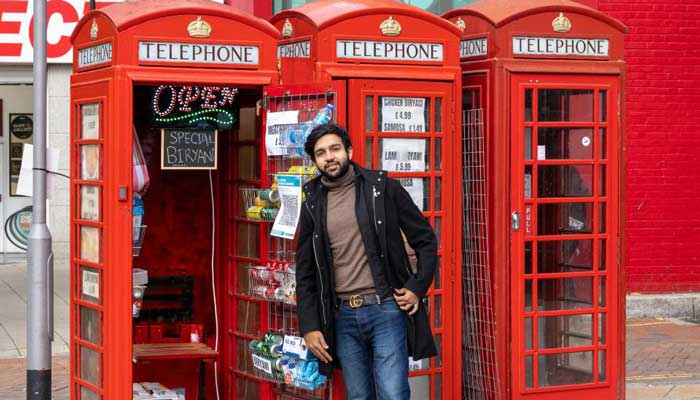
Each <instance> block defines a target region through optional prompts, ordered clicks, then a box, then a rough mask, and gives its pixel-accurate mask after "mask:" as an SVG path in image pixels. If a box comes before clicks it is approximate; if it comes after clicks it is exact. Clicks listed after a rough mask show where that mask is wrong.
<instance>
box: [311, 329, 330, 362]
mask: <svg viewBox="0 0 700 400" xmlns="http://www.w3.org/2000/svg"><path fill="white" fill-rule="evenodd" d="M304 341H305V342H306V347H308V348H309V349H311V352H312V353H314V355H315V356H316V357H317V358H318V359H319V360H321V361H323V362H325V363H329V362H331V361H333V358H332V357H331V355H330V353H328V345H327V344H326V340H325V339H324V338H323V333H321V331H311V332H307V333H306V334H305V335H304Z"/></svg>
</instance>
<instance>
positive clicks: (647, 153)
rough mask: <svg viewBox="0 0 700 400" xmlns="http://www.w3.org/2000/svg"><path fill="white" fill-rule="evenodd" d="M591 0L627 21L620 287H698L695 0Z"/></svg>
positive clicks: (699, 97) (698, 22) (698, 2)
mask: <svg viewBox="0 0 700 400" xmlns="http://www.w3.org/2000/svg"><path fill="white" fill-rule="evenodd" d="M584 3H591V2H590V1H588V2H584ZM597 3H598V9H599V10H600V11H602V12H604V13H606V14H608V15H610V16H612V17H615V18H617V19H619V20H620V21H622V22H623V23H624V24H625V25H627V27H628V28H629V32H628V34H627V35H626V37H625V59H626V61H627V63H628V74H627V84H626V95H627V102H626V106H627V114H626V115H627V140H626V143H627V188H626V190H627V226H626V231H627V260H626V266H627V269H626V271H627V289H628V291H629V292H645V293H652V292H691V291H694V292H700V183H698V182H699V181H700V167H699V166H698V162H699V161H700V128H699V127H700V0H683V1H678V0H647V1H643V2H642V1H639V0H598V1H597Z"/></svg>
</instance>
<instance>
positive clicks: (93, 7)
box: [90, 0, 95, 10]
mask: <svg viewBox="0 0 700 400" xmlns="http://www.w3.org/2000/svg"><path fill="white" fill-rule="evenodd" d="M90 9H91V10H94V9H95V0H90Z"/></svg>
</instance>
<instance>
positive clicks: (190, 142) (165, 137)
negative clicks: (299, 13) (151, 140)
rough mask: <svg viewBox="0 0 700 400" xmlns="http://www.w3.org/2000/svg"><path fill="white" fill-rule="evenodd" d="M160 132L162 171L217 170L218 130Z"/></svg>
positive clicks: (164, 129)
mask: <svg viewBox="0 0 700 400" xmlns="http://www.w3.org/2000/svg"><path fill="white" fill-rule="evenodd" d="M160 132H161V153H160V154H161V159H160V160H161V163H160V166H161V168H162V169H216V164H217V163H216V161H217V131H216V130H212V129H192V128H187V129H169V128H163V129H161V130H160Z"/></svg>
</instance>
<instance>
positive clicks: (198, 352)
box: [134, 343, 219, 362]
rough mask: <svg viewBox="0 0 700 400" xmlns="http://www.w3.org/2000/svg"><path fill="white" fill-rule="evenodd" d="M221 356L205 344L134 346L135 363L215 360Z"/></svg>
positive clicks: (150, 344)
mask: <svg viewBox="0 0 700 400" xmlns="http://www.w3.org/2000/svg"><path fill="white" fill-rule="evenodd" d="M218 355H219V353H218V352H216V351H214V349H212V348H211V347H209V346H207V345H206V344H204V343H145V344H135V345H134V361H135V362H138V361H146V360H172V359H178V360H182V359H193V360H202V361H204V360H214V359H216V357H217V356H218Z"/></svg>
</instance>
